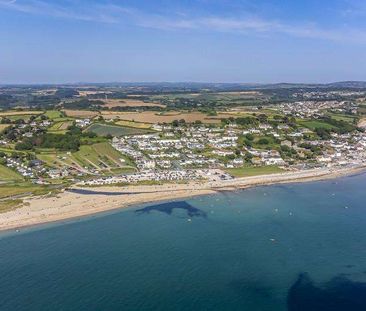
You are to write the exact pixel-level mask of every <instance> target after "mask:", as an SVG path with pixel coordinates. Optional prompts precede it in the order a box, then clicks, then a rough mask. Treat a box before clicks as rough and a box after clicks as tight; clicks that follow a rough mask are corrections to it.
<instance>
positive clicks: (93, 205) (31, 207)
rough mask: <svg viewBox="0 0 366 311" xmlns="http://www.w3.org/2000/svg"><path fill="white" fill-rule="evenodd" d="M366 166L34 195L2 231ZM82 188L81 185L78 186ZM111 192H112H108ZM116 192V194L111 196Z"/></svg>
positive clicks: (3, 219) (9, 215)
mask: <svg viewBox="0 0 366 311" xmlns="http://www.w3.org/2000/svg"><path fill="white" fill-rule="evenodd" d="M363 170H365V167H357V168H347V169H337V170H334V169H333V170H331V169H314V170H306V171H297V172H287V173H280V174H272V175H262V176H253V177H243V178H236V179H233V180H227V181H220V182H191V183H188V184H164V185H156V186H155V185H154V186H140V185H139V186H127V187H117V186H105V187H95V188H90V187H88V188H85V189H86V190H89V191H91V192H92V193H90V192H89V193H88V194H86V193H85V194H81V193H76V192H70V191H64V192H62V193H60V194H58V195H57V196H39V197H30V198H26V199H25V200H24V202H25V204H24V206H23V207H21V208H18V209H16V210H13V211H9V212H5V213H2V214H0V230H10V229H17V228H21V227H26V226H34V225H37V224H43V223H48V222H55V221H60V220H65V219H71V218H78V217H82V216H86V215H91V214H96V213H101V212H105V211H109V210H113V209H118V208H126V207H129V206H132V205H137V204H142V203H150V202H158V201H165V200H176V199H183V198H189V197H192V196H197V195H207V194H214V193H215V192H216V191H220V190H236V189H242V188H247V187H252V186H257V185H269V184H276V183H290V182H305V181H316V180H323V179H330V178H337V177H341V176H346V175H352V174H356V173H358V172H361V171H363ZM74 189H81V188H74ZM108 193H109V194H108ZM110 193H113V195H110Z"/></svg>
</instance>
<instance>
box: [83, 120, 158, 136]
mask: <svg viewBox="0 0 366 311" xmlns="http://www.w3.org/2000/svg"><path fill="white" fill-rule="evenodd" d="M87 131H88V132H94V133H96V134H97V135H99V136H107V135H112V136H117V137H118V136H125V135H138V134H146V133H151V131H149V130H145V129H138V128H131V127H123V126H116V125H108V124H100V123H95V124H92V125H91V126H90V127H88V129H87Z"/></svg>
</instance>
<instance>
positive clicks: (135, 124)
mask: <svg viewBox="0 0 366 311" xmlns="http://www.w3.org/2000/svg"><path fill="white" fill-rule="evenodd" d="M115 124H117V125H120V126H126V127H133V128H138V129H149V128H151V124H150V123H141V122H133V121H123V120H121V121H118V122H116V123H115Z"/></svg>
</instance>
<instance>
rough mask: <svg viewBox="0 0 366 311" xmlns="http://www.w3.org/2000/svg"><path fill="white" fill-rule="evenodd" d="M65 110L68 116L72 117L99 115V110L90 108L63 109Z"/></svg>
mask: <svg viewBox="0 0 366 311" xmlns="http://www.w3.org/2000/svg"><path fill="white" fill-rule="evenodd" d="M63 112H65V114H66V116H68V117H72V118H89V119H91V118H94V117H95V116H97V115H99V112H98V111H90V110H70V109H65V110H63Z"/></svg>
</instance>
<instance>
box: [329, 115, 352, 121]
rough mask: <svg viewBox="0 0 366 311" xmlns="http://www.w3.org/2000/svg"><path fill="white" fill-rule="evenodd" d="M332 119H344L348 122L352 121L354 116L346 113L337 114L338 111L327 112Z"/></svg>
mask: <svg viewBox="0 0 366 311" xmlns="http://www.w3.org/2000/svg"><path fill="white" fill-rule="evenodd" d="M328 115H329V116H330V117H331V118H332V119H334V120H337V121H345V122H348V123H353V121H354V119H355V117H354V116H351V115H347V114H339V113H329V114H328Z"/></svg>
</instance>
